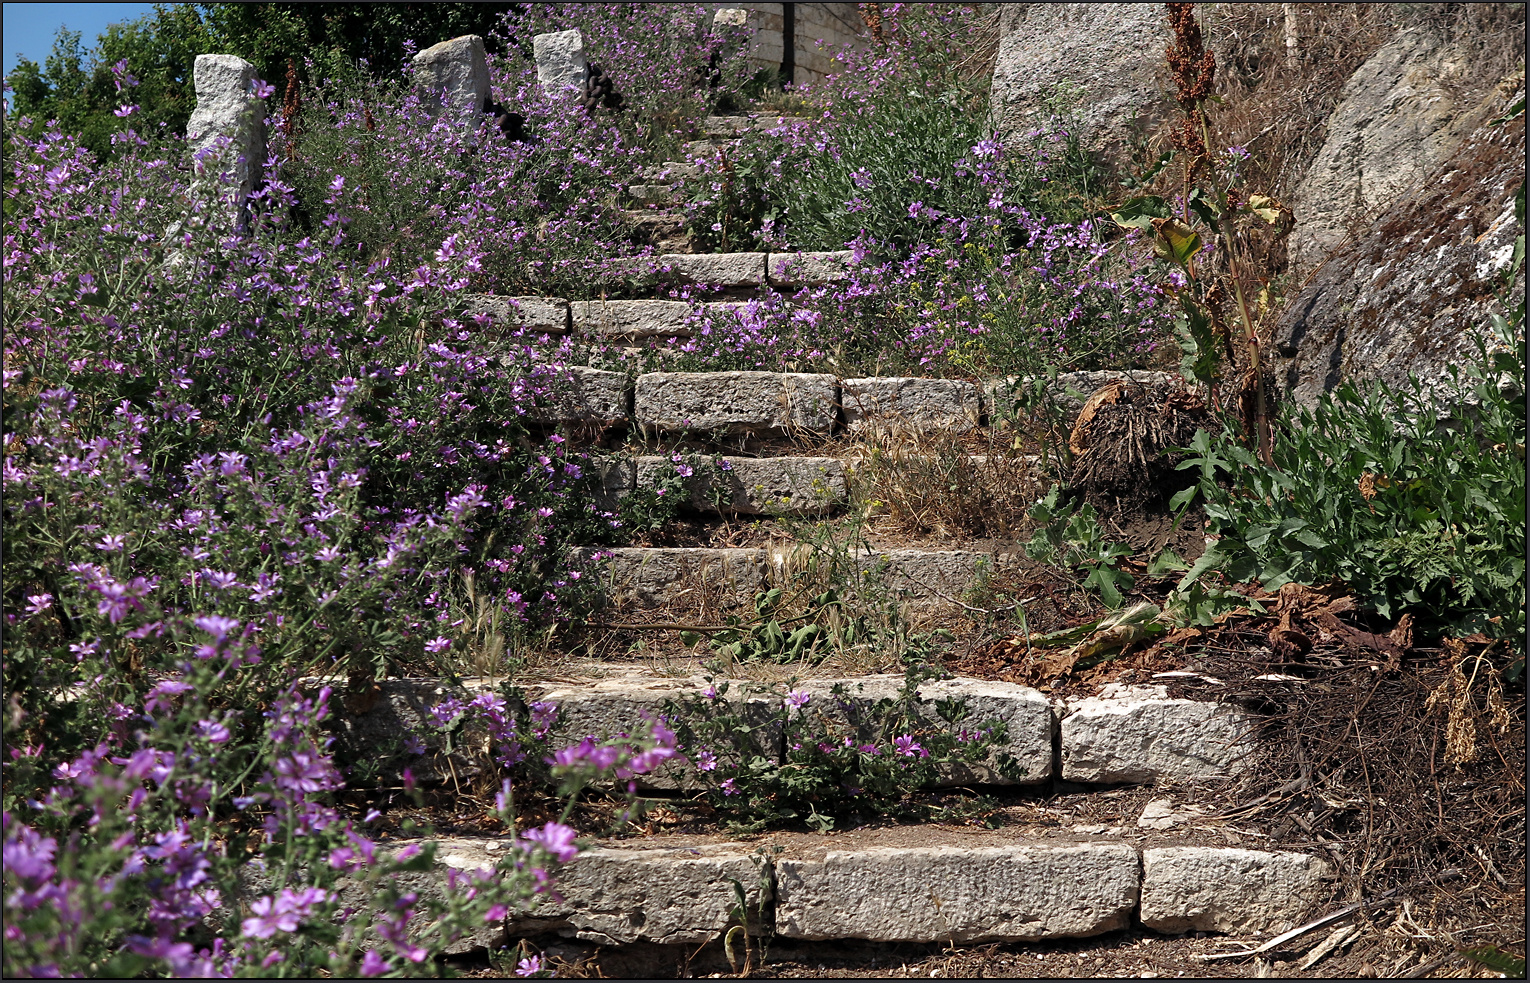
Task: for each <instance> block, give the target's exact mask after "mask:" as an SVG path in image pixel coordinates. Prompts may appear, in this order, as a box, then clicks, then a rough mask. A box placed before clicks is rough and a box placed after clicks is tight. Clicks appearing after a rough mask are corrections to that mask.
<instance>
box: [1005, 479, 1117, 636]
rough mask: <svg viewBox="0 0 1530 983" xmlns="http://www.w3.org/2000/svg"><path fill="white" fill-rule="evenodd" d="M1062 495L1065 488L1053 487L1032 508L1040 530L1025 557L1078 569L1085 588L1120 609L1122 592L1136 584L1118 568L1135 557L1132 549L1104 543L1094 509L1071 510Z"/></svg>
mask: <svg viewBox="0 0 1530 983" xmlns="http://www.w3.org/2000/svg"><path fill="white" fill-rule="evenodd" d="M1062 494H1063V488H1062V486H1061V485H1053V486H1052V490H1051V491H1049V492H1047V494H1046V497H1045V498H1043V499H1042V500H1041V501H1039V502H1037V503H1036V504H1035V505H1034V506H1033V507H1032V508H1031V511H1030V517H1031V518H1032V519H1034V520H1035V521H1037V522H1038V523H1041V527H1040V528H1039V529H1037V530H1036V534H1035V535H1034V536H1032V537H1031V541H1030V542H1029V543H1027V544H1026V547H1025V551H1026V554H1027V555H1028V556H1030V558H1031V559H1033V560H1042V561H1044V562H1048V563H1055V564H1056V565H1058V566H1063V567H1074V568H1077V569H1078V570H1079V571H1080V572H1082V573H1084V574H1085V577H1084V580H1083V584H1084V586H1085V587H1093V588H1095V589H1096V590H1098V591H1099V592H1100V599H1101V600H1103V601H1104V602H1105V605H1106V607H1109V608H1111V609H1112V610H1114V609H1116V608H1119V607H1120V606H1121V603H1122V591H1123V590H1130V589H1131V588H1132V587H1133V585H1134V584H1135V583H1136V581H1135V580H1134V579H1133V578H1132V575H1131V574H1129V573H1127V572H1126V571H1125V570H1121V569H1118V568H1117V564H1118V563H1120V562H1121V560H1123V559H1124V558H1126V557H1129V556H1131V555H1132V548H1131V547H1130V546H1127V545H1125V544H1123V543H1112V542H1108V541H1107V540H1106V539H1105V531H1104V530H1103V529H1101V528H1100V524H1099V522H1098V521H1097V520H1096V518H1095V511H1094V506H1093V505H1090V504H1089V503H1088V502H1084V503H1082V504H1080V505H1078V506H1076V507H1075V506H1070V505H1068V504H1066V503H1064V501H1063V500H1062Z"/></svg>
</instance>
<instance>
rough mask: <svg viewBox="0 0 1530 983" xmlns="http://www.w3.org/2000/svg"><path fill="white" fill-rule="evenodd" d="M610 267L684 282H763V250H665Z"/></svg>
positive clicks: (717, 284)
mask: <svg viewBox="0 0 1530 983" xmlns="http://www.w3.org/2000/svg"><path fill="white" fill-rule="evenodd" d="M613 268H614V269H616V270H618V271H621V272H624V273H632V274H655V275H660V276H663V277H664V279H665V280H667V281H670V282H676V283H683V284H706V285H708V286H714V287H762V286H764V285H765V254H764V253H667V254H664V255H661V256H643V257H635V258H632V259H627V260H622V261H619V262H616V263H614V264H613Z"/></svg>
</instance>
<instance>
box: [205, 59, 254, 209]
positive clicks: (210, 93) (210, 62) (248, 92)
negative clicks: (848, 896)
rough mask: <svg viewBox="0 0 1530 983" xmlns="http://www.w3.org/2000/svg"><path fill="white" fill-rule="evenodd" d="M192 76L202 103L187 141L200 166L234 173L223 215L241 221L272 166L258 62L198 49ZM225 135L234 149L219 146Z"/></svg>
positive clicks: (216, 171) (212, 172)
mask: <svg viewBox="0 0 1530 983" xmlns="http://www.w3.org/2000/svg"><path fill="white" fill-rule="evenodd" d="M192 78H193V81H194V83H195V86H196V92H197V105H196V108H195V109H194V110H192V113H191V119H189V120H188V121H187V122H186V145H187V147H188V148H189V149H190V150H191V155H192V159H193V160H197V161H200V163H199V164H198V165H197V166H198V169H199V171H200V172H203V173H209V174H216V173H218V172H219V171H220V170H226V171H229V172H231V173H232V175H233V188H232V189H231V200H230V201H229V202H228V204H227V206H226V208H225V209H224V214H223V215H222V218H223V219H224V220H225V221H228V222H229V223H230V224H237V223H239V222H242V221H243V219H242V215H243V209H244V202H245V199H246V198H248V197H249V196H250V192H251V191H253V190H254V189H255V184H256V182H257V181H258V180H259V179H260V176H261V173H262V171H263V169H264V168H265V166H266V123H265V105H264V104H263V103H262V102H261V100H260V99H259V98H258V97H257V96H256V95H255V66H254V65H251V64H250V63H249V62H247V61H245V60H244V59H243V58H239V57H237V56H235V55H197V59H196V63H195V65H194V67H193V69H192ZM224 138H228V139H229V141H230V144H229V146H228V149H227V150H225V151H221V152H220V151H216V150H215V149H214V148H215V147H216V146H217V144H218V143H219V141H221V140H222V139H224Z"/></svg>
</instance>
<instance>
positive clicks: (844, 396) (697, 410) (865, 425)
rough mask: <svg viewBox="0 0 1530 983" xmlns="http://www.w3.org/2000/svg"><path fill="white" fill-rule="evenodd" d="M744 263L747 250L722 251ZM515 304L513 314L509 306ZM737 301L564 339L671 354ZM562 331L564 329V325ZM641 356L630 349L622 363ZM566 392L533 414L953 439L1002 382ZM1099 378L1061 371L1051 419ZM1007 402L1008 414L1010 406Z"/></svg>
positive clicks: (577, 307)
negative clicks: (701, 321)
mask: <svg viewBox="0 0 1530 983" xmlns="http://www.w3.org/2000/svg"><path fill="white" fill-rule="evenodd" d="M728 255H731V256H748V255H758V254H728ZM511 301H516V302H517V304H519V305H520V306H516V305H515V304H511V303H510V302H511ZM749 303H750V302H748V301H714V302H711V303H709V304H704V305H693V304H690V303H687V302H685V301H670V300H605V301H579V302H576V303H574V304H573V305H571V306H570V308H569V310H568V312H567V316H568V318H569V322H568V323H570V324H571V325H572V327H573V329H574V331H575V332H576V333H578V334H581V335H584V336H586V337H590V338H594V339H601V340H605V341H609V342H612V343H616V344H620V343H622V342H623V341H625V342H628V343H632V342H646V343H647V344H648V345H649V346H653V345H659V346H661V347H662V346H669V347H676V346H679V345H682V344H685V343H687V342H689V340H690V338H691V332H693V331H694V330H695V324H696V320H697V318H698V317H707V316H710V317H713V318H716V317H719V316H729V315H735V316H736V315H737V314H738V312H740V311H742V310H744V309H746V308H747V307H748V304H749ZM469 306H470V307H474V308H475V309H476V310H481V311H484V312H485V313H488V314H489V316H490V317H491V319H492V321H493V323H494V324H496V325H505V326H506V328H505V330H509V331H519V330H524V331H527V332H531V331H537V332H544V333H547V334H549V335H551V334H553V333H554V331H555V330H556V329H557V327H558V324H557V317H558V315H559V314H560V313H562V311H561V310H560V308H559V307H558V306H557V305H556V304H553V303H551V302H550V300H549V299H547V298H495V297H490V298H475V299H473V300H472V301H471V302H470V305H469ZM565 330H566V329H565ZM645 351H646V349H643V348H632V349H631V350H630V351H629V352H628V355H629V358H630V359H633V360H635V359H638V358H640V357H641V356H642V355H643V354H644V352H645ZM567 371H568V376H567V383H566V384H567V385H568V386H570V387H571V388H570V389H569V391H567V392H561V391H560V392H557V393H555V394H554V395H553V396H552V397H550V398H549V399H548V400H547V401H545V403H546V405H545V406H544V407H543V408H540V409H538V410H537V411H535V412H534V413H533V418H534V419H537V420H539V421H542V422H547V423H553V424H559V423H576V424H577V423H598V424H599V425H601V426H624V425H632V426H636V427H637V428H638V429H639V430H641V431H643V432H645V433H654V434H659V433H669V434H687V433H691V434H705V433H713V434H721V433H726V434H732V435H751V436H767V435H768V436H776V437H794V436H802V437H813V438H822V437H826V436H830V435H832V434H835V433H840V432H846V433H849V434H851V435H855V436H865V437H870V436H875V435H894V436H896V435H898V434H915V433H951V432H955V433H964V432H967V431H970V430H972V429H974V428H977V427H980V426H983V425H985V424H986V423H987V422H989V418H990V417H993V416H998V417H1000V418H1002V416H1003V414H1004V413H1005V412H1006V410H1004V409H1003V407H1004V405H1005V404H1006V401H1012V400H1013V399H1014V398H1015V397H1012V396H1011V395H1010V394H1009V386H1010V385H1011V384H1009V383H1005V382H991V383H989V384H987V385H985V386H982V387H979V386H978V385H976V384H975V383H971V382H967V381H964V380H959V379H918V378H900V377H874V378H863V379H840V378H838V377H836V376H832V375H827V374H813V373H782V372H647V373H643V374H640V375H638V377H637V379H636V381H635V383H634V382H632V381H631V376H629V375H628V374H626V373H623V372H617V371H612V370H600V369H594V368H589V367H570V368H569V369H568V370H567ZM1136 376H1137V378H1138V379H1143V380H1145V381H1146V382H1147V383H1148V384H1150V385H1152V386H1155V387H1159V388H1168V387H1171V386H1174V385H1177V382H1176V381H1175V380H1174V379H1173V377H1172V376H1170V375H1168V374H1167V373H1151V374H1148V373H1138V374H1136ZM1112 377H1113V376H1112V374H1109V373H1070V374H1065V375H1062V376H1059V377H1058V381H1057V382H1056V383H1055V384H1050V386H1049V389H1048V398H1051V399H1054V400H1055V401H1056V402H1055V406H1056V408H1057V412H1058V413H1059V415H1060V422H1061V423H1062V424H1063V425H1065V426H1066V425H1068V424H1070V423H1071V420H1072V418H1073V416H1075V415H1076V413H1077V409H1078V406H1079V405H1080V402H1079V401H1078V400H1077V399H1076V398H1075V397H1073V396H1070V395H1069V394H1068V389H1069V388H1072V389H1073V390H1074V391H1075V392H1083V393H1084V394H1086V395H1087V394H1088V393H1090V392H1092V391H1093V388H1092V387H1093V386H1094V385H1095V383H1096V381H1097V380H1099V379H1100V378H1104V379H1105V380H1106V381H1109V379H1110V378H1112ZM1012 408H1013V407H1012V403H1011V409H1012Z"/></svg>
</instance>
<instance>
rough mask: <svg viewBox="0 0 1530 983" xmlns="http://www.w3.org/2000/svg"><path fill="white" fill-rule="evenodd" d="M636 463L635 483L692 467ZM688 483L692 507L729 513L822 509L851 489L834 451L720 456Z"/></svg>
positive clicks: (657, 460)
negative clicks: (826, 453)
mask: <svg viewBox="0 0 1530 983" xmlns="http://www.w3.org/2000/svg"><path fill="white" fill-rule="evenodd" d="M676 456H678V455H676ZM633 463H634V468H633V472H634V473H633V479H634V481H633V487H634V488H654V487H657V486H658V485H659V484H660V482H662V481H664V480H665V479H666V478H668V477H670V476H673V475H676V474H677V471H679V470H680V469H682V468H683V469H685V471H692V470H694V465H692V464H689V463H687V462H686V461H685V460H684V459H683V458H682V460H681V461H678V462H677V461H675V460H674V459H673V457H639V458H637V459H635V461H634V462H633ZM682 473H683V472H682ZM685 489H686V491H687V492H688V493H689V499H688V501H689V505H690V507H691V508H693V509H695V510H697V511H700V512H712V513H723V514H730V515H779V516H814V515H823V514H825V513H828V512H831V511H834V510H835V509H837V508H839V507H840V506H842V505H844V504H845V501H846V499H847V498H848V495H849V492H848V488H847V486H846V483H845V465H844V462H842V461H840V460H838V459H837V458H832V457H722V458H720V459H719V461H718V463H717V466H716V467H713V468H702V470H701V471H699V472H696V473H693V474H690V475H689V476H688V477H686V478H685Z"/></svg>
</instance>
